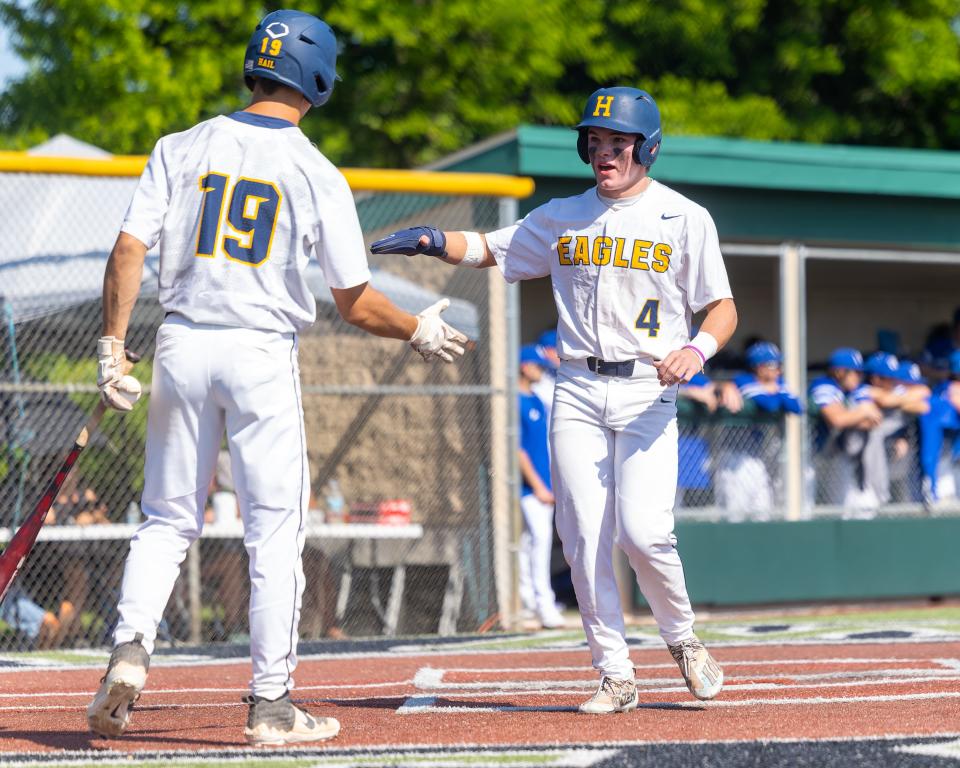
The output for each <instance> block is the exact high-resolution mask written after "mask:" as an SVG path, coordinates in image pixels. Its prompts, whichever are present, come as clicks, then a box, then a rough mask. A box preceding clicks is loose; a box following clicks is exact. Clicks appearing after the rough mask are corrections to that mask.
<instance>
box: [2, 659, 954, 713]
mask: <svg viewBox="0 0 960 768" xmlns="http://www.w3.org/2000/svg"><path fill="white" fill-rule="evenodd" d="M791 661H792V663H794V664H814V663H816V664H823V665H826V664H848V663H851V662H855V663H862V664H864V665H875V664H884V663H886V664H889V663H901V662H911V663H924V662H928V661H929V662H931V663H935V664H938V665H940V666H942V667H945V668H946V669H943V670H936V669H909V668H894V669H886V670H884V669H881V670H871V671H869V672H867V671H864V672H857V671H843V672H839V671H838V672H822V673H809V674H789V673H774V674H760V675H753V676H750V675H728V676H727V681H728V686H727V687H728V688H741V689H744V690H748V689H751V688H750V686H752V689H753V690H775V689H778V688H788V687H817V686H803V685H800V684H796V685H793V686H788V685H777V684H772V683H771V684H767V683H751V682H749V681H752V680H753V678H755V677H762V678H763V679H764V680H770V679H790V680H811V681H812V680H822V681H824V685H825V686H826V682H827V681H830V680H847V679H851V680H858V679H861V678H867V679H868V680H867V681H865V682H857V683H853V682H851V683H843V684H842V685H853V684H858V685H869V684H874V682H875V683H876V684H894V683H904V682H935V681H936V680H944V681H949V680H956V679H957V675H958V674H960V660H958V659H887V658H878V659H846V658H837V659H799V660H791ZM780 664H781V662H778V661H757V662H755V661H736V662H724V667H736V666H753V665H763V666H774V665H777V666H779V665H780ZM635 666H636V668H637V669H668V670H676V665H675V664H672V663H670V664H657V665H653V664H637V665H635ZM584 671H585V667H583V666H578V667H514V668H506V669H471V668H467V667H455V668H451V669H442V668H437V667H421V668H420V669H419V670H418V671H417V673H416V675H415V676H414V678H413V679H412V680H410V679H407V680H395V681H390V682H383V683H356V684H347V683H325V684H317V685H300V686H297V688H296V689H295V693H296V692H307V691H331V692H336V691H354V690H376V689H391V688H398V689H401V690H400V691H398V692H397V695H398V696H400V695H405V691H403V690H402V689H405V688H407V687H409V686H411V685H412V686H413V687H415V688H417V689H419V690H427V691H431V690H434V691H440V690H442V691H444V692H447V691H458V690H460V691H472V690H477V691H480V690H484V689H495V690H498V691H502V692H507V691H511V690H517V691H523V690H533V689H536V690H542V689H543V688H544V687H545V686H550V687H551V688H552V689H558V688H574V689H577V690H582V689H590V688H593V687H594V686H595V685H596V680H595V678H594V677H593V676H591V677H589V678H584V679H582V680H569V681H561V680H538V681H501V682H496V681H488V682H483V681H480V682H460V683H457V682H444V681H443V678H444V675H445V674H446V673H449V672H459V673H461V674H463V673H476V674H481V673H490V674H494V673H496V674H524V673H534V672H579V673H583V672H584ZM876 678H879V679H876ZM890 678H894V679H892V680H891V679H890ZM666 680H667V678H638V679H637V685H638V686H647V688H646V692H650V693H663V692H670V691H673V690H680V691H682V690H685V688H684V687H683V686H679V687H675V686H667V687H663V686H659V685H658V684H660V683H663V682H665V681H666ZM740 681H744V683H743V684H741V685H738V684H737V683H739V682H740ZM731 683H733V685H731ZM247 692H248V689H247V688H246V687H243V688H210V687H204V688H159V689H150V688H148V689H147V690H146V691H145V695H147V696H148V697H150V698H152V697H153V696H172V695H178V694H223V695H232V694H239V695H243V694H246V693H247ZM93 693H94V692H93V690H81V691H48V692H34V693H16V692H12V693H6V692H0V700H3V699H11V700H13V699H16V700H23V699H43V698H63V697H68V698H69V697H80V698H87V697H90V696H92V695H93ZM18 709H22V707H9V708H8V707H2V706H0V711H10V710H18Z"/></svg>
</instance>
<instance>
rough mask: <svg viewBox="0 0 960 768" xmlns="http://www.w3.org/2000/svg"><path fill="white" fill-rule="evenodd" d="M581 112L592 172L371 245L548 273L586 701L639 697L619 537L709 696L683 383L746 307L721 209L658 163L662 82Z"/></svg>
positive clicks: (563, 487)
mask: <svg viewBox="0 0 960 768" xmlns="http://www.w3.org/2000/svg"><path fill="white" fill-rule="evenodd" d="M576 128H577V130H578V132H579V136H578V140H577V150H578V152H579V154H580V157H581V159H582V160H583V161H584V162H585V163H589V164H590V165H591V167H592V168H593V172H594V176H595V178H596V181H597V184H596V186H595V187H593V188H591V189H589V190H588V191H586V192H584V193H583V194H581V195H577V196H575V197H570V198H566V199H556V200H551V201H550V202H548V203H546V204H544V205H542V206H540V207H539V208H537V209H535V210H534V211H532V212H531V213H530V214H529V215H528V216H527V217H526V218H525V219H523V220H522V221H520V222H519V223H517V224H516V225H513V226H510V227H506V228H504V229H500V230H497V231H495V232H489V233H487V234H486V235H480V234H479V233H476V232H441V231H439V230H437V229H433V228H430V227H414V228H412V229H409V230H404V231H402V232H397V233H394V234H393V235H390V236H389V237H386V238H384V239H382V240H380V241H378V242H376V243H374V244H373V247H372V249H373V251H374V252H375V253H403V254H407V255H411V254H414V253H426V254H428V255H431V256H436V257H437V258H440V259H442V260H444V261H446V262H448V263H450V264H465V265H468V266H473V267H491V266H494V265H496V266H498V267H499V268H500V270H501V271H502V272H503V275H504V277H505V278H506V279H507V280H508V281H509V282H514V281H516V280H525V279H530V278H537V277H544V276H546V275H549V276H550V277H551V280H552V283H553V295H554V299H555V300H556V304H557V313H558V316H559V326H558V345H557V346H558V351H559V354H560V357H561V359H562V361H563V362H562V363H561V365H560V369H559V371H558V375H557V385H556V390H555V395H554V404H553V416H552V419H553V420H552V426H551V454H552V475H553V481H554V483H555V485H554V489H553V490H554V495H555V497H556V521H557V530H558V531H559V533H560V538H561V540H562V542H563V550H564V555H565V556H566V559H567V562H568V563H569V564H570V568H571V572H572V576H573V584H574V588H575V590H576V594H577V602H578V603H579V606H580V613H581V617H582V620H583V627H584V630H585V631H586V635H587V641H588V642H589V644H590V649H591V652H592V655H593V664H594V667H595V668H596V669H597V670H598V672H599V673H600V686H599V688H598V690H597V692H596V694H595V695H594V696H593V697H592V698H591V699H590V700H589V701H587V702H584V703H583V704H582V705H581V707H580V710H581V711H582V712H587V713H607V712H623V711H626V710H630V709H634V708H635V707H636V706H637V690H636V686H635V684H634V669H633V665H632V664H631V663H630V657H629V654H628V650H627V644H626V641H625V638H624V618H623V613H622V611H621V608H620V596H619V594H618V591H617V583H616V581H615V579H614V568H613V547H614V545H615V544H616V545H618V546H619V547H621V548H622V549H623V551H624V552H625V553H626V555H627V557H628V558H629V561H630V564H631V566H632V567H633V570H634V571H635V573H636V576H637V581H638V583H639V585H640V589H641V590H642V591H643V594H644V597H645V598H646V600H647V602H648V603H649V604H650V607H651V609H652V611H653V614H654V617H655V618H656V620H657V623H658V625H659V627H660V633H661V635H662V636H663V638H664V640H665V641H666V643H667V645H668V646H669V648H670V652H671V654H672V655H673V656H674V658H675V659H676V661H677V663H678V665H679V666H680V670H681V672H682V674H683V676H684V679H685V680H686V683H687V686H688V687H689V689H690V691H691V692H692V693H693V694H694V696H696V697H697V698H700V699H710V698H713V697H714V696H716V695H717V693H718V692H719V691H720V688H721V686H722V684H723V673H722V671H721V670H720V667H719V666H718V665H717V663H716V662H715V661H714V660H713V658H712V657H711V656H710V654H709V653H708V652H707V650H706V649H705V648H704V646H703V644H702V643H700V641H699V640H698V639H697V637H696V635H695V634H694V632H693V624H694V615H693V611H692V610H691V608H690V600H689V598H688V597H687V590H686V586H685V584H684V578H683V567H682V565H681V563H680V556H679V555H678V553H677V549H676V538H675V537H674V534H673V500H674V495H675V492H676V485H677V418H676V415H677V409H676V398H677V387H678V385H679V384H680V383H681V382H684V381H688V380H689V379H690V378H691V377H692V376H693V375H694V374H696V373H697V372H698V371H700V370H701V368H702V367H703V364H704V363H705V362H706V360H707V359H708V358H709V357H710V356H712V355H713V354H715V353H716V351H717V349H718V348H719V347H721V346H723V344H725V343H726V342H727V341H728V340H729V339H730V336H731V335H732V334H733V331H734V329H735V328H736V323H737V315H736V308H735V306H734V303H733V299H732V297H731V292H730V286H729V283H728V280H727V275H726V270H725V268H724V265H723V259H722V257H721V254H720V247H719V244H718V241H717V232H716V229H715V227H714V225H713V221H712V220H711V218H710V215H709V214H708V213H707V211H706V210H704V209H703V208H702V207H700V206H699V205H697V204H696V203H694V202H692V201H690V200H688V199H686V198H685V197H683V196H682V195H680V194H678V193H676V192H674V191H673V190H671V189H669V188H668V187H666V186H664V185H663V184H660V183H658V182H656V181H654V180H653V179H651V178H650V177H649V176H648V169H649V167H650V166H651V165H652V164H653V163H654V161H655V160H656V158H657V155H658V153H659V151H660V136H661V132H660V114H659V111H658V110H657V107H656V104H655V103H654V101H653V99H652V98H651V97H650V95H649V94H648V93H645V92H644V91H640V90H637V89H635V88H623V87H620V88H604V89H601V90H599V91H597V92H596V93H594V94H593V95H592V96H591V97H590V98H589V100H588V101H587V105H586V108H585V109H584V113H583V119H582V120H581V121H580V123H579V124H578V125H577V126H576ZM700 311H705V312H706V316H705V317H704V319H703V322H702V323H701V325H700V332H699V333H698V334H697V335H696V337H694V338H693V339H691V338H690V328H691V315H692V314H693V313H696V312H700Z"/></svg>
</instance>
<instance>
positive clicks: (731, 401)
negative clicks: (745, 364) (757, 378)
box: [720, 381, 743, 413]
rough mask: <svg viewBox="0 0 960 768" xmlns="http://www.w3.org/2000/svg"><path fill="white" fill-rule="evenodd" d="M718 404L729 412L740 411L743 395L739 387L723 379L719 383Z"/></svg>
mask: <svg viewBox="0 0 960 768" xmlns="http://www.w3.org/2000/svg"><path fill="white" fill-rule="evenodd" d="M720 405H721V407H723V408H726V409H727V410H728V411H730V413H740V411H742V410H743V395H742V394H740V387H738V386H737V385H736V384H734V383H733V382H732V381H725V382H723V383H722V384H721V385H720Z"/></svg>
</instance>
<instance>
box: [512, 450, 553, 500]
mask: <svg viewBox="0 0 960 768" xmlns="http://www.w3.org/2000/svg"><path fill="white" fill-rule="evenodd" d="M518 454H519V461H518V463H519V464H520V476H521V477H523V480H524V482H526V484H527V485H529V486H530V487H531V488H533V489H534V490H540V489H542V488H546V487H547V485H546V483H544V482H543V478H542V477H540V475H539V474H538V473H537V470H535V469H534V468H533V462H532V461H530V457H529V456H528V455H527V452H526V451H525V450H523V449H522V448H521V449H520V450H519V451H518Z"/></svg>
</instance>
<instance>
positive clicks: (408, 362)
mask: <svg viewBox="0 0 960 768" xmlns="http://www.w3.org/2000/svg"><path fill="white" fill-rule="evenodd" d="M407 183H408V184H409V182H407ZM135 184H136V179H135V178H114V177H106V178H98V177H93V176H85V175H65V174H46V173H44V174H37V173H0V201H2V202H3V203H4V205H6V210H16V211H18V212H21V215H18V216H17V217H14V218H8V219H7V220H6V221H5V222H4V223H3V235H4V237H3V240H4V242H5V243H6V252H5V254H4V256H3V257H2V258H0V315H2V319H3V331H2V341H0V490H2V495H0V542H2V541H6V540H8V539H9V536H10V535H11V533H12V531H13V530H15V529H16V526H17V525H18V524H19V523H20V522H22V520H23V519H24V517H25V516H26V515H28V514H29V512H30V511H31V510H32V508H33V506H34V505H35V504H36V502H37V499H39V498H40V496H41V494H42V491H43V488H44V487H45V486H46V484H47V483H48V482H49V480H50V478H51V476H52V473H53V472H55V470H56V467H58V466H59V464H60V462H61V461H62V459H63V456H64V454H65V452H66V450H67V449H68V448H69V446H70V445H71V444H72V442H73V439H74V438H75V436H76V435H77V433H78V432H79V430H80V428H81V427H82V425H83V424H84V423H85V421H86V419H87V417H88V414H89V412H90V411H91V410H92V409H93V408H94V406H95V404H96V403H97V401H98V395H97V390H96V386H95V381H96V360H95V356H94V354H93V347H94V342H95V340H96V339H97V337H98V336H99V335H100V291H101V286H102V277H103V267H104V264H105V261H106V257H107V254H108V252H109V250H110V248H111V246H112V244H113V240H114V239H115V237H116V233H117V231H118V229H119V225H120V223H121V220H122V217H123V214H124V212H125V210H126V206H127V204H128V202H129V199H130V196H131V194H132V191H133V189H134V187H135ZM354 188H355V197H356V202H357V207H358V211H359V214H360V219H361V224H362V227H363V231H364V235H365V237H366V238H367V242H370V241H371V240H373V239H376V238H378V237H381V236H383V235H384V234H386V233H388V232H390V231H393V230H395V229H397V228H401V227H404V226H409V225H411V224H413V223H425V222H429V223H430V224H433V225H436V226H439V227H441V228H443V229H454V230H456V229H473V230H481V231H483V230H490V229H495V228H497V227H498V226H500V225H501V224H502V223H503V222H504V219H505V216H509V215H515V214H514V211H515V205H514V206H511V205H509V203H508V204H507V205H504V199H502V198H498V197H493V196H491V195H489V194H487V195H482V194H434V193H432V192H429V191H428V192H396V193H394V192H371V191H366V192H365V191H357V189H356V185H354ZM370 265H371V269H372V271H373V279H372V284H373V285H374V287H376V288H378V289H379V290H381V291H383V292H384V293H386V294H387V295H388V296H389V297H390V298H391V299H392V300H393V301H394V302H395V303H396V304H397V305H399V306H401V307H402V308H404V309H407V310H409V311H412V312H418V311H420V310H421V309H424V308H425V307H427V306H429V305H430V304H432V303H433V302H435V301H437V300H438V299H440V298H441V297H443V296H446V297H449V298H450V299H451V300H452V304H451V307H450V308H449V309H448V310H447V312H446V313H445V314H444V318H445V319H446V320H447V321H448V322H450V323H451V324H452V325H454V326H456V327H458V328H460V329H461V330H463V331H464V332H465V333H467V334H468V336H469V337H470V339H471V341H472V343H471V349H470V350H469V352H468V353H467V355H466V356H465V357H464V358H463V360H462V361H461V362H460V363H459V364H456V365H442V364H432V365H431V364H426V363H424V362H423V361H422V360H421V359H420V357H419V356H418V355H416V353H414V352H413V351H412V350H410V349H409V347H408V345H406V344H401V343H397V342H396V341H392V340H383V339H377V338H375V337H372V336H369V335H367V334H364V333H362V332H360V331H358V330H356V329H354V328H352V327H351V326H348V325H347V324H345V323H344V322H343V321H342V320H341V318H340V317H339V314H338V312H337V311H336V308H335V306H334V304H333V300H332V296H331V295H330V293H329V290H328V289H327V288H326V286H325V283H324V281H323V277H322V274H320V272H319V269H318V268H317V269H316V271H314V272H312V273H311V274H310V275H309V276H308V282H309V283H310V285H311V288H312V290H313V291H314V293H315V296H316V298H317V308H318V311H317V322H316V323H315V325H314V326H313V328H311V329H310V330H309V331H308V332H306V333H304V334H302V336H301V338H300V368H301V375H302V385H303V386H302V391H303V405H304V411H305V420H306V428H307V444H308V451H309V461H310V471H311V479H312V496H311V503H310V511H309V518H308V526H307V541H306V548H305V551H304V569H305V572H306V575H307V579H308V583H307V589H306V592H305V596H304V606H303V613H302V621H301V634H302V637H303V638H305V639H314V638H321V637H336V636H344V635H346V636H358V635H370V634H384V633H385V634H408V633H441V634H450V633H453V632H457V631H473V630H477V629H478V628H481V627H484V626H489V625H490V624H491V623H492V622H494V621H495V619H496V615H497V612H498V610H499V605H500V600H501V598H502V596H498V591H497V590H498V578H500V579H503V578H504V576H503V572H504V570H505V568H504V563H505V562H506V560H505V559H504V558H503V557H502V556H501V555H498V553H497V548H498V547H500V548H501V549H502V550H504V551H505V545H504V543H503V542H504V541H505V539H504V536H507V537H508V536H509V535H510V534H509V511H507V512H506V514H505V513H504V499H509V498H510V496H511V488H510V485H509V484H510V482H511V477H512V472H511V469H510V456H509V454H508V453H507V452H506V451H505V450H499V449H500V447H501V446H505V442H504V440H503V438H504V436H506V435H509V434H510V427H509V416H508V412H509V410H508V407H507V404H508V403H509V402H511V395H510V392H512V388H511V383H510V382H511V381H512V379H511V378H510V376H509V375H508V366H507V365H506V360H507V354H508V352H507V349H506V346H507V344H508V339H509V335H508V331H507V319H508V318H507V314H508V313H507V311H505V309H504V303H505V301H506V299H505V297H506V289H505V287H504V284H503V281H502V280H501V279H499V276H498V275H496V276H495V277H497V278H498V279H497V280H492V279H491V276H490V275H489V274H488V273H487V271H478V270H455V269H450V268H449V267H446V266H445V265H443V264H441V263H440V262H438V261H437V260H434V259H407V258H404V257H397V256H382V257H376V256H371V257H370ZM155 268H156V257H155V256H154V255H153V254H151V255H148V259H147V268H146V270H145V277H144V284H143V291H142V293H141V298H140V300H139V302H138V304H137V306H136V308H135V310H134V313H133V319H132V322H131V326H130V330H129V332H128V336H127V344H128V346H129V347H130V348H131V349H134V350H135V351H138V352H139V353H141V354H142V356H143V359H142V360H141V361H140V362H139V363H138V364H137V366H136V369H135V371H134V373H135V375H136V376H137V377H138V378H139V379H140V380H141V381H142V382H144V383H145V384H148V383H149V382H150V379H151V371H152V356H153V339H154V334H155V332H156V329H157V327H158V325H159V324H160V322H161V321H162V312H161V309H160V307H159V305H158V303H157V301H156V271H155ZM510 359H511V360H512V357H511V358H510ZM148 404H149V387H147V388H146V391H145V397H144V398H143V401H142V402H141V403H139V404H138V405H137V406H136V408H135V409H134V410H133V412H131V413H130V414H126V415H120V414H117V413H113V412H108V414H107V415H106V416H105V418H104V419H103V421H102V423H101V426H100V428H99V430H98V431H97V433H96V434H95V435H94V436H93V437H92V439H91V442H90V444H89V445H88V447H87V449H86V450H85V451H84V453H83V454H82V455H81V457H80V460H79V462H78V464H77V466H76V468H75V469H74V471H73V473H72V474H71V475H70V476H69V478H68V479H67V481H66V483H65V484H64V486H63V487H62V489H61V491H60V493H59V495H58V496H57V498H56V500H55V502H54V504H53V507H52V509H51V511H50V513H49V515H48V519H47V524H46V525H45V526H44V528H43V530H42V531H41V534H40V539H39V540H38V543H37V545H36V547H35V549H34V551H33V553H32V554H31V556H30V557H29V558H28V560H27V562H26V564H25V566H24V568H23V570H22V571H21V573H20V574H19V576H18V577H17V579H16V582H15V584H14V586H13V588H12V590H11V593H10V594H9V595H8V597H7V598H6V600H5V601H4V603H3V606H2V607H0V648H5V649H32V648H51V647H88V646H106V645H109V644H110V643H111V636H112V631H113V627H114V624H115V622H116V618H117V614H116V604H117V600H118V596H119V588H120V581H121V578H122V572H123V563H124V559H125V557H126V552H127V548H128V541H129V538H130V535H131V534H132V532H133V531H134V530H135V527H136V525H137V524H139V522H140V520H141V514H140V508H139V505H138V502H139V496H140V492H141V490H142V484H143V466H142V464H143V451H144V443H145V435H146V421H147V408H148ZM494 431H495V432H496V433H497V435H498V437H499V438H500V440H499V441H498V440H497V439H495V438H494V434H493V433H494ZM498 450H499V453H498ZM264 460H265V461H269V457H265V459H264ZM231 482H232V481H231V472H230V466H229V454H228V453H227V452H226V451H225V450H224V451H223V452H222V453H221V461H220V462H219V463H218V468H217V472H216V475H215V477H214V478H211V486H210V498H209V501H208V508H207V510H206V524H205V529H204V533H203V536H202V537H201V539H200V540H199V541H198V542H197V543H196V544H195V545H194V546H193V547H192V548H191V550H190V552H189V554H188V557H187V561H186V563H185V564H184V566H183V568H182V570H181V577H180V580H179V581H178V583H177V586H176V588H175V589H174V593H173V596H172V597H171V600H170V603H169V604H168V606H167V610H166V613H165V617H164V621H163V624H162V626H161V628H160V638H159V640H160V641H161V642H163V641H166V642H169V643H174V644H176V643H180V644H193V643H207V642H214V641H229V642H243V641H244V640H246V639H247V601H248V596H249V591H248V590H249V587H248V578H247V556H246V552H245V550H244V547H243V541H242V525H241V523H240V520H239V517H238V510H237V503H236V496H235V495H234V493H233V488H232V485H231ZM498 484H499V485H498ZM504 528H506V529H507V530H506V533H503V532H502V529H504ZM496 530H501V533H499V534H498V533H496V532H495V531H496ZM498 537H499V538H498ZM506 578H508V579H509V573H507V575H506Z"/></svg>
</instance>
